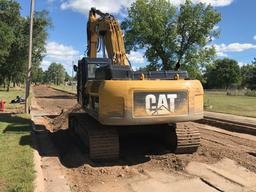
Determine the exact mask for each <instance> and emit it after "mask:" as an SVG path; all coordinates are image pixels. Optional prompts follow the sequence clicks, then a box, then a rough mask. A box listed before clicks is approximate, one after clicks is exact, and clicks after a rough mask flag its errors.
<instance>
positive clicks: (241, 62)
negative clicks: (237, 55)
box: [238, 61, 247, 67]
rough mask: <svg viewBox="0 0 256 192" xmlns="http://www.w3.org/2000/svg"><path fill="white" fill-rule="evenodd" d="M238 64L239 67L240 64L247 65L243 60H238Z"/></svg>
mask: <svg viewBox="0 0 256 192" xmlns="http://www.w3.org/2000/svg"><path fill="white" fill-rule="evenodd" d="M238 65H239V66H240V67H241V66H243V65H247V63H245V62H243V61H239V62H238Z"/></svg>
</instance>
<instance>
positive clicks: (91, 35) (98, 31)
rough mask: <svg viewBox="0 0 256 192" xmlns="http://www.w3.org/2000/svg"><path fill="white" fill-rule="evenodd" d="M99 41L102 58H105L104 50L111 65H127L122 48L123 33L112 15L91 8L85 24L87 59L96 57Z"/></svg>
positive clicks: (123, 48)
mask: <svg viewBox="0 0 256 192" xmlns="http://www.w3.org/2000/svg"><path fill="white" fill-rule="evenodd" d="M98 16H99V17H98ZM101 39H102V48H101V49H102V50H103V57H106V56H105V48H106V50H107V55H108V58H110V59H111V60H112V62H113V64H117V65H129V64H128V59H127V57H126V52H125V47H124V39H123V33H122V30H121V29H120V26H119V24H118V21H117V20H116V19H115V18H114V16H113V15H110V14H108V13H102V12H101V11H99V10H97V9H95V8H92V9H91V10H90V12H89V20H88V22H87V41H88V52H87V56H88V57H90V58H96V57H97V45H98V44H99V43H100V40H101Z"/></svg>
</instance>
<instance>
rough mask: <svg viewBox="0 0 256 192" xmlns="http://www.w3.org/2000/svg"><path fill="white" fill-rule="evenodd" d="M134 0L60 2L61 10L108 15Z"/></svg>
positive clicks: (217, 1)
mask: <svg viewBox="0 0 256 192" xmlns="http://www.w3.org/2000/svg"><path fill="white" fill-rule="evenodd" d="M169 1H170V2H171V3H172V4H173V5H176V6H179V5H180V4H182V3H184V2H185V1H186V0H169ZM133 2H135V0H62V2H61V6H60V7H61V9H63V10H66V9H71V10H74V11H79V12H81V13H84V14H88V11H89V10H90V9H91V7H96V8H97V9H99V10H101V11H103V12H108V13H120V11H121V10H122V8H127V7H130V5H131V4H132V3H133ZM192 2H193V3H199V2H202V3H206V4H211V5H212V6H215V7H221V6H227V5H230V4H231V3H232V2H233V0H192Z"/></svg>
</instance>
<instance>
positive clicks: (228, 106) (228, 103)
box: [204, 91, 256, 117]
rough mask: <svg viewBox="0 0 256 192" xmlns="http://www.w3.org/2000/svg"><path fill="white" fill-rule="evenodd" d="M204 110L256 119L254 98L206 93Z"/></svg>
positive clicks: (212, 92) (255, 100) (214, 92)
mask: <svg viewBox="0 0 256 192" xmlns="http://www.w3.org/2000/svg"><path fill="white" fill-rule="evenodd" d="M204 103H205V110H206V111H213V112H220V113H229V114H234V115H241V116H247V117H256V97H248V96H228V95H226V92H224V91H206V92H205V97H204Z"/></svg>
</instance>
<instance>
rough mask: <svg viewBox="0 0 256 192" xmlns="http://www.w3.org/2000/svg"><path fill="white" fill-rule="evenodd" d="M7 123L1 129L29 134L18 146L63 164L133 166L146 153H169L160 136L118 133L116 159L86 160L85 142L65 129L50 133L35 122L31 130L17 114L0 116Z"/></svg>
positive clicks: (148, 156)
mask: <svg viewBox="0 0 256 192" xmlns="http://www.w3.org/2000/svg"><path fill="white" fill-rule="evenodd" d="M1 120H2V121H6V122H8V123H11V124H10V125H9V126H8V127H7V128H6V129H5V130H4V131H3V132H4V133H11V132H30V133H31V134H30V135H25V136H22V137H21V139H20V142H19V144H20V145H30V146H31V147H33V148H34V149H36V150H37V151H38V153H39V154H40V156H42V157H58V158H59V160H60V162H61V163H62V165H63V166H65V167H67V168H77V167H80V166H82V165H84V164H89V165H91V166H93V167H102V166H115V165H136V164H141V163H144V162H147V161H149V160H150V155H162V154H166V153H170V150H167V148H166V147H165V145H164V144H163V143H162V140H161V138H159V137H156V135H154V134H152V133H148V134H144V133H143V134H141V133H136V134H134V133H133V134H131V133H129V134H121V135H120V159H119V160H117V161H101V162H99V161H98V162H94V161H91V160H90V159H89V153H88V149H87V147H86V146H85V144H84V143H83V142H82V141H81V140H80V139H79V138H78V136H76V135H74V134H73V133H72V132H71V131H70V130H69V129H66V130H59V131H57V132H53V133H52V132H50V131H49V130H47V129H46V127H45V126H44V125H42V124H36V125H35V126H34V128H33V129H31V124H32V122H31V120H30V119H24V118H21V117H17V116H15V117H10V118H1V116H0V121H1ZM14 122H15V123H17V122H22V123H26V124H28V126H12V123H14Z"/></svg>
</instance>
